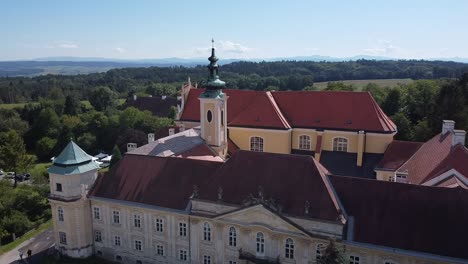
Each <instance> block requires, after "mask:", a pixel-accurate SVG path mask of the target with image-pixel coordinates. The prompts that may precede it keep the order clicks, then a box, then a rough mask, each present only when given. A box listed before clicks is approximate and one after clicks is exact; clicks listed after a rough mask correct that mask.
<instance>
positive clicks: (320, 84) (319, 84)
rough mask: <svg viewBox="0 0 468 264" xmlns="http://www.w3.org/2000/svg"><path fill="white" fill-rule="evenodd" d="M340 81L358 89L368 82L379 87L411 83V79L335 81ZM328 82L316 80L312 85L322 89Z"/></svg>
mask: <svg viewBox="0 0 468 264" xmlns="http://www.w3.org/2000/svg"><path fill="white" fill-rule="evenodd" d="M336 82H342V83H344V84H352V85H353V86H354V87H356V89H357V90H358V91H361V90H362V88H364V87H365V86H366V85H367V84H369V83H375V84H377V85H378V86H381V87H390V88H393V87H395V86H397V85H399V84H409V83H412V82H413V80H412V79H377V80H345V81H336ZM327 84H328V82H317V83H314V87H316V88H317V89H318V90H323V89H325V88H327Z"/></svg>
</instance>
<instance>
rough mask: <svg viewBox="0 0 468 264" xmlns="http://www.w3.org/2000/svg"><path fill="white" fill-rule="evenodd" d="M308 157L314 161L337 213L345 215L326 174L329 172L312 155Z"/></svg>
mask: <svg viewBox="0 0 468 264" xmlns="http://www.w3.org/2000/svg"><path fill="white" fill-rule="evenodd" d="M310 158H311V159H312V162H313V163H314V165H315V167H316V168H317V171H318V173H319V175H320V177H321V178H322V182H323V184H324V185H325V188H326V190H327V192H328V195H329V196H330V198H331V200H332V203H333V205H334V206H335V209H336V211H337V213H338V214H343V215H344V216H346V211H345V208H344V207H343V206H342V204H341V202H340V200H339V199H340V198H339V197H338V194H337V193H336V191H335V189H334V187H333V184H332V183H331V182H330V179H329V178H328V175H330V174H331V173H330V172H329V171H328V170H327V169H326V168H325V167H324V166H323V165H322V164H320V162H318V161H317V160H316V159H315V158H314V157H312V156H310ZM323 169H325V170H326V174H325V172H324V171H323Z"/></svg>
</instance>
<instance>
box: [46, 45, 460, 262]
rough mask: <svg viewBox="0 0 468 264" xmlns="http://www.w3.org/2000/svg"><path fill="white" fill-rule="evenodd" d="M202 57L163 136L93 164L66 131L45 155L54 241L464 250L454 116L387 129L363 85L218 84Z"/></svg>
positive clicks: (159, 252) (173, 250)
mask: <svg viewBox="0 0 468 264" xmlns="http://www.w3.org/2000/svg"><path fill="white" fill-rule="evenodd" d="M209 60H210V65H209V66H208V68H209V70H210V76H209V78H208V82H207V84H206V86H205V88H204V89H200V88H197V87H196V86H195V87H194V86H192V85H191V84H190V82H189V83H188V84H187V85H185V86H184V87H183V89H182V95H181V97H182V102H181V105H180V112H179V118H178V120H177V127H176V128H171V129H170V133H169V134H170V135H169V136H167V137H163V138H160V139H156V138H155V135H154V134H149V135H148V144H146V145H144V146H140V147H137V146H135V144H132V143H129V144H128V148H129V151H128V152H127V153H126V154H125V155H124V157H123V158H122V160H120V161H119V162H118V163H117V164H116V165H115V166H114V167H113V168H112V169H111V170H110V171H109V172H108V173H106V174H102V175H98V169H99V167H98V166H97V165H96V163H95V162H94V161H93V160H92V157H91V156H89V155H88V154H86V153H85V152H84V151H83V150H82V149H81V148H80V147H79V146H77V145H76V144H75V143H74V142H73V141H71V142H70V143H69V144H68V145H67V147H66V148H65V149H64V150H63V151H62V153H60V155H58V156H57V158H56V159H55V160H54V163H53V166H52V167H50V168H49V174H50V188H51V194H50V198H49V201H50V204H51V207H52V215H53V223H54V234H55V240H56V248H57V249H58V250H60V251H61V252H62V253H63V254H65V255H68V256H71V257H77V258H82V257H87V256H90V255H93V254H96V255H98V256H101V257H103V258H106V259H109V260H113V261H117V262H122V263H136V264H139V263H203V264H214V263H228V264H240V263H305V264H309V263H316V262H317V260H320V258H321V257H322V256H323V254H324V249H325V247H326V246H327V245H328V244H329V243H330V240H334V241H336V245H337V248H338V249H339V250H340V251H341V252H342V253H343V256H344V257H345V259H346V262H347V263H350V264H361V263H382V264H397V263H467V262H468V251H466V250H465V244H466V242H465V238H466V237H468V228H467V226H466V225H467V223H468V210H466V208H468V190H466V186H467V178H466V175H468V166H467V165H466V164H468V163H467V161H468V152H467V150H466V148H465V147H464V146H463V142H464V140H465V139H464V137H465V133H464V131H459V130H455V129H454V126H455V124H454V123H453V122H451V121H444V124H443V131H442V132H441V133H440V134H439V135H437V136H435V137H434V138H433V139H431V140H429V141H428V142H425V143H414V142H403V141H395V140H393V136H394V135H395V134H396V133H397V128H396V126H395V125H394V124H393V122H392V121H391V120H390V119H389V118H388V117H387V116H386V115H385V113H383V112H382V110H381V109H380V107H379V106H378V105H377V103H376V102H375V101H374V99H373V98H372V96H371V95H370V94H368V93H361V92H355V93H354V92H264V91H239V90H228V89H224V87H225V83H224V82H223V81H221V80H220V78H219V76H218V64H217V60H218V59H217V58H216V56H215V50H214V48H213V49H212V55H211V57H210V58H209ZM176 132H177V133H176ZM368 178H371V179H368ZM375 179H378V180H375ZM408 183H411V184H408ZM449 187H451V188H449Z"/></svg>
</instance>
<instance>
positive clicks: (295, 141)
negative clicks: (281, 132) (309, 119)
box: [291, 128, 317, 151]
mask: <svg viewBox="0 0 468 264" xmlns="http://www.w3.org/2000/svg"><path fill="white" fill-rule="evenodd" d="M302 135H307V136H309V137H310V151H315V149H316V147H317V131H316V130H315V129H298V128H294V129H293V130H292V145H291V148H292V149H299V137H300V136H302Z"/></svg>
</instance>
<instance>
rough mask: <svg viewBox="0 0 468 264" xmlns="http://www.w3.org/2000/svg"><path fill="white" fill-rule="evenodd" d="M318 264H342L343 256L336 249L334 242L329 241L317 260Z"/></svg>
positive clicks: (343, 261)
mask: <svg viewBox="0 0 468 264" xmlns="http://www.w3.org/2000/svg"><path fill="white" fill-rule="evenodd" d="M317 263H318V264H344V263H345V260H344V257H343V254H342V253H341V252H340V250H338V248H337V247H336V244H335V241H333V240H330V243H328V246H327V247H326V248H325V250H324V251H323V255H322V257H321V258H320V259H319V260H317Z"/></svg>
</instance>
